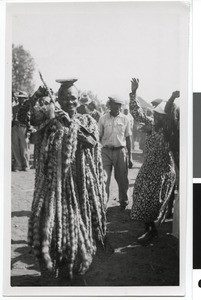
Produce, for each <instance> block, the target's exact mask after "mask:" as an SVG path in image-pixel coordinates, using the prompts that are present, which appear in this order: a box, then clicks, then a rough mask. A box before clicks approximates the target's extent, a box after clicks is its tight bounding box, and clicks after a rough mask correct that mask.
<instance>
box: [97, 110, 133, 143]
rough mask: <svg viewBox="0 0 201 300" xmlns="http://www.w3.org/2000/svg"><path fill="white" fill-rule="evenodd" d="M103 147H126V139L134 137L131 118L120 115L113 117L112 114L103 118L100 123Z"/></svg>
mask: <svg viewBox="0 0 201 300" xmlns="http://www.w3.org/2000/svg"><path fill="white" fill-rule="evenodd" d="M98 127H99V134H100V141H101V144H102V146H103V147H104V146H108V147H111V146H112V147H120V146H124V147H125V146H126V137H128V136H130V135H132V132H131V128H130V121H129V118H128V117H127V116H126V115H124V114H122V113H120V114H119V115H118V116H116V117H113V116H111V115H110V113H106V114H105V115H103V116H101V117H100V119H99V123H98Z"/></svg>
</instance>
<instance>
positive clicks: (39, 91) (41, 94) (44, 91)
mask: <svg viewBox="0 0 201 300" xmlns="http://www.w3.org/2000/svg"><path fill="white" fill-rule="evenodd" d="M34 95H35V96H36V97H38V98H40V97H45V96H48V91H47V89H46V87H44V86H39V88H38V89H37V91H36V92H35V93H34Z"/></svg>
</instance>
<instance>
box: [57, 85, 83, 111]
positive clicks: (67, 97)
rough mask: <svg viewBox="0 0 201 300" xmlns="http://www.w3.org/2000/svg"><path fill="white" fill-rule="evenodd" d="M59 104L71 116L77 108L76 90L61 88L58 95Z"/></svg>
mask: <svg viewBox="0 0 201 300" xmlns="http://www.w3.org/2000/svg"><path fill="white" fill-rule="evenodd" d="M59 104H60V105H61V108H62V109H63V110H64V111H65V112H67V113H68V114H69V115H70V116H72V115H73V114H74V113H75V112H76V109H77V106H78V90H77V89H76V88H75V87H74V86H71V87H70V88H67V87H62V90H61V93H60V95H59Z"/></svg>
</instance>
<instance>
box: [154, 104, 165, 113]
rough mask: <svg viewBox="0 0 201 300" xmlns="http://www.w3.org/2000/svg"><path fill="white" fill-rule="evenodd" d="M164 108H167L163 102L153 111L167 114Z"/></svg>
mask: <svg viewBox="0 0 201 300" xmlns="http://www.w3.org/2000/svg"><path fill="white" fill-rule="evenodd" d="M164 108H165V106H164V105H163V104H162V103H161V104H159V105H157V106H156V107H155V108H154V109H153V111H154V112H157V113H158V114H163V115H166V113H165V110H164Z"/></svg>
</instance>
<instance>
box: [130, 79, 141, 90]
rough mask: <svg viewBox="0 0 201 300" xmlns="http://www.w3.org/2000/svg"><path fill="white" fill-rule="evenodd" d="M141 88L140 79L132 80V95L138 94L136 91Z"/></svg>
mask: <svg viewBox="0 0 201 300" xmlns="http://www.w3.org/2000/svg"><path fill="white" fill-rule="evenodd" d="M138 86H139V79H138V78H132V79H131V91H132V93H136V90H137V89H138Z"/></svg>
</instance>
